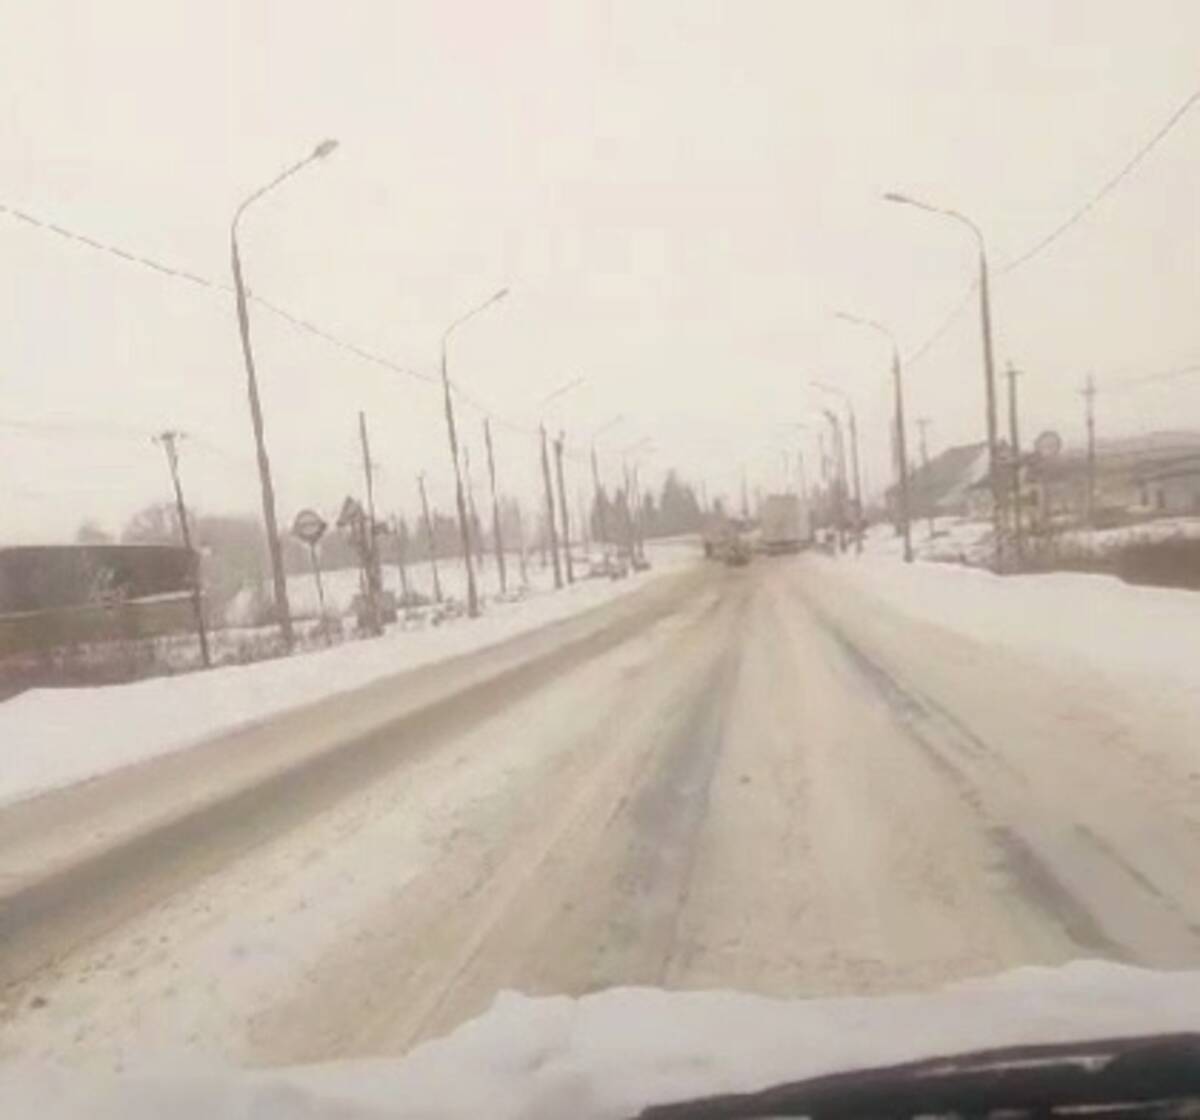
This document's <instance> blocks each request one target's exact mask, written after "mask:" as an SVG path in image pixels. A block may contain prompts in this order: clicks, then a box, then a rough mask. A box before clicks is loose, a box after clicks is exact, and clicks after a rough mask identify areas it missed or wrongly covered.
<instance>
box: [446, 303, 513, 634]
mask: <svg viewBox="0 0 1200 1120" xmlns="http://www.w3.org/2000/svg"><path fill="white" fill-rule="evenodd" d="M507 295H508V289H507V288H501V289H500V290H499V291H498V292H497V293H496V294H495V295H493V296H491V297H490V298H488V299H486V300H484V301H483V303H481V304H479V305H478V306H477V307H473V308H471V310H470V311H468V312H466V314H464V315H460V316H459V317H458V318H457V319H455V320H454V322H453V323H451V324H450V325H449V326H448V327H447V328H446V329H445V330H444V331H443V332H442V393H443V397H444V400H445V406H446V433H447V435H448V436H449V439H450V459H451V461H452V462H453V463H454V499H455V504H456V506H457V509H458V528H459V533H460V534H461V538H462V552H463V563H464V564H465V565H466V569H467V616H468V617H469V618H478V617H479V592H478V590H477V589H476V587H475V568H474V566H473V565H472V563H471V535H470V530H469V528H468V525H467V499H466V492H465V491H464V489H463V479H462V467H461V465H460V464H459V461H458V433H457V431H456V429H455V427H454V398H453V397H452V396H451V393H450V373H449V363H448V361H447V356H446V355H447V350H448V345H449V341H450V336H451V335H452V334H453V333H454V332H455V331H456V330H458V328H459V327H461V326H462V325H463V323H465V322H466V321H467V320H468V319H473V318H474V317H475V316H476V315H478V314H479V313H480V312H482V311H486V310H487V309H488V308H489V307H491V306H492V304H494V303H499V302H500V300H502V299H504V297H505V296H507Z"/></svg>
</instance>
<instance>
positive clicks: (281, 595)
mask: <svg viewBox="0 0 1200 1120" xmlns="http://www.w3.org/2000/svg"><path fill="white" fill-rule="evenodd" d="M336 147H337V141H336V140H322V141H321V143H319V144H318V145H317V146H316V147H315V148H314V149H313V150H312V152H310V153H309V154H308V155H307V156H305V157H304V159H302V160H300V161H299V162H298V163H294V164H293V165H292V166H291V167H289V168H288V169H287V170H286V171H284V172H283V173H282V174H280V175H277V176H276V177H275V178H274V179H272V180H271V181H270V182H269V183H268V184H267V185H266V186H265V187H260V188H259V189H258V190H256V191H255V192H254V193H253V194H252V195H250V197H249V198H247V199H246V200H245V201H244V202H243V203H242V204H241V205H240V206H239V207H238V208H237V210H236V211H234V215H233V221H232V222H231V223H230V225H229V246H230V257H231V261H232V265H233V287H234V293H235V297H236V301H237V319H238V332H239V334H240V335H241V340H242V357H243V359H244V360H245V364H246V394H247V396H248V397H249V400H250V424H251V427H252V428H253V429H254V451H255V457H256V459H257V461H258V481H259V485H260V487H261V489H262V507H263V525H264V527H265V529H266V533H267V553H268V555H269V556H270V559H271V580H272V583H273V584H274V590H275V612H276V614H278V615H279V632H280V634H281V635H282V637H283V644H284V646H285V647H286V648H287V649H288V650H289V651H290V650H291V648H292V646H293V644H294V641H295V638H294V635H293V633H292V613H291V607H290V606H289V604H288V593H287V579H286V578H285V576H284V573H283V549H282V547H281V546H280V543H279V526H278V524H277V522H276V520H275V487H274V484H273V483H272V481H271V460H270V458H269V457H268V456H267V444H266V439H265V437H264V435H263V415H262V402H261V400H260V399H259V395H258V374H257V372H256V371H255V368H254V348H253V347H252V346H251V343H250V310H249V307H248V306H247V300H246V282H245V280H244V278H243V276H242V256H241V252H240V250H239V248H238V222H240V221H241V219H242V215H243V214H244V213H245V212H246V210H247V209H249V207H250V206H251V205H252V204H253V203H255V202H257V201H258V200H259V199H260V198H262V197H263V195H265V194H267V193H268V192H270V191H273V190H274V189H275V188H276V187H277V186H279V184H280V183H282V182H283V181H284V180H285V179H290V178H291V177H292V176H293V175H295V174H296V172H297V171H299V170H301V169H302V168H304V167H307V166H308V165H309V164H310V163H313V162H315V161H316V160H319V159H324V158H325V157H326V156H328V155H329V154H330V153H331V152H332V151H333V150H334V149H335V148H336Z"/></svg>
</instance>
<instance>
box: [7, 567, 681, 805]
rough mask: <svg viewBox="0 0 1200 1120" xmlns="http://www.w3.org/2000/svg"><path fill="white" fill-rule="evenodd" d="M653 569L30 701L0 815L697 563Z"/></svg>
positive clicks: (12, 738)
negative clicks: (373, 633)
mask: <svg viewBox="0 0 1200 1120" xmlns="http://www.w3.org/2000/svg"><path fill="white" fill-rule="evenodd" d="M650 547H651V549H652V551H651V555H652V557H653V560H654V565H655V566H654V568H653V569H652V570H651V571H650V572H648V573H644V574H640V575H636V576H632V577H630V578H628V579H625V580H621V581H615V582H614V581H611V580H586V581H583V582H580V583H576V584H574V585H573V586H570V587H567V588H565V589H564V590H563V591H562V592H559V593H556V594H541V595H533V596H531V597H530V598H528V599H525V600H522V601H520V602H516V603H496V604H493V605H492V606H490V607H489V609H488V611H487V613H486V614H485V615H484V616H483V617H482V618H479V619H476V620H473V621H468V620H465V619H464V620H459V621H456V622H454V623H452V624H445V625H442V626H439V627H434V628H429V629H425V630H419V631H413V630H402V629H400V628H398V627H393V628H391V629H390V630H389V631H388V633H387V634H386V635H385V636H384V637H382V638H379V639H375V640H363V641H353V642H347V643H345V644H343V645H339V646H335V647H333V648H331V649H323V650H317V651H313V652H309V653H305V654H297V655H296V656H293V657H287V658H279V659H277V660H274V661H262V662H257V663H255V664H250V665H231V666H225V667H223V668H219V669H213V670H210V671H208V672H202V673H190V674H186V675H182V676H177V677H158V678H153V679H149V680H143V681H137V682H134V683H132V684H124V685H112V686H108V687H104V688H76V689H33V690H30V691H29V692H25V693H22V694H20V695H19V696H16V697H14V698H13V699H11V700H9V701H7V702H6V703H3V704H0V806H2V805H4V804H8V803H11V802H13V801H17V800H19V799H21V798H25V797H29V796H32V795H33V794H35V793H39V792H44V791H46V790H49V789H55V788H59V787H61V786H65V785H70V784H72V783H74V782H79V781H83V780H85V779H87V778H91V777H95V776H96V775H98V774H102V773H107V772H108V771H110V770H114V769H117V768H118V767H121V766H127V765H129V764H131V763H135V762H140V761H144V760H145V759H148V758H151V757H153V756H156V755H160V754H166V753H169V752H171V751H176V750H180V749H182V748H184V747H188V746H191V745H193V744H195V743H198V742H201V741H202V740H204V739H208V738H211V737H213V736H215V735H218V734H220V733H223V732H228V731H231V730H233V729H235V728H237V727H241V726H243V725H246V724H249V723H253V722H256V721H259V720H263V719H266V718H268V717H269V716H273V715H278V714H279V713H281V712H284V711H287V710H289V709H291V708H296V707H299V706H301V705H304V704H309V703H312V702H314V701H316V700H320V699H321V698H322V697H326V696H329V695H331V694H334V693H338V692H344V691H347V690H350V689H354V688H358V687H360V686H362V685H366V684H369V683H371V682H372V681H374V680H378V679H380V678H382V677H387V676H390V675H392V674H395V673H399V672H403V671H405V670H408V669H413V668H416V667H418V666H421V665H426V664H429V663H430V662H434V661H440V660H443V659H445V658H448V657H453V656H455V655H458V654H463V653H469V652H471V651H474V650H478V649H481V648H484V647H486V646H489V645H494V644H496V643H497V642H501V641H503V640H505V639H506V638H511V637H514V636H515V635H517V634H521V633H525V632H526V631H529V630H533V629H536V628H537V627H539V626H544V625H547V624H548V623H551V622H555V621H558V620H560V619H563V618H566V617H568V616H570V615H573V614H577V613H579V612H580V611H584V610H587V609H589V608H591V607H595V606H599V605H601V604H602V603H605V602H608V601H610V600H612V599H614V598H616V597H618V596H620V595H624V594H627V593H629V592H630V591H633V590H635V589H637V588H639V587H643V586H645V584H646V583H647V582H648V581H649V580H651V579H653V578H655V577H657V576H660V575H663V574H665V573H669V572H671V571H678V570H679V568H680V566H683V565H686V564H688V563H691V562H693V561H694V560H695V559H696V558H697V557H698V555H699V550H698V549H697V548H696V547H695V546H689V545H686V544H679V543H676V544H674V545H671V544H666V545H662V546H659V547H657V548H654V546H650Z"/></svg>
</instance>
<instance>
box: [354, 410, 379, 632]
mask: <svg viewBox="0 0 1200 1120" xmlns="http://www.w3.org/2000/svg"><path fill="white" fill-rule="evenodd" d="M358 439H359V442H360V443H361V444H362V459H363V478H364V479H365V481H366V487H367V524H366V527H365V530H366V531H365V532H364V534H363V543H364V544H365V545H366V549H367V556H366V560H367V610H368V611H369V612H370V618H371V632H372V633H373V634H381V633H383V622H382V620H381V619H380V617H379V596H380V593H381V592H382V591H383V573H382V572H381V571H380V569H379V539H378V537H377V535H376V533H375V476H374V473H373V464H372V462H371V444H370V442H369V441H368V440H367V414H366V413H365V412H363V411H361V410H360V411H359V414H358Z"/></svg>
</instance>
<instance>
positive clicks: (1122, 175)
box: [904, 89, 1200, 366]
mask: <svg viewBox="0 0 1200 1120" xmlns="http://www.w3.org/2000/svg"><path fill="white" fill-rule="evenodd" d="M1197 103H1200V89H1197V90H1194V91H1193V92H1192V93H1191V94H1190V95H1189V96H1188V97H1187V98H1186V99H1185V100H1184V101H1183V103H1182V104H1181V105H1179V106H1178V108H1176V109H1175V111H1174V112H1173V113H1172V114H1171V115H1170V116H1169V117H1168V118H1167V119H1166V120H1165V121H1164V122H1163V124H1162V125H1161V126H1160V127H1159V128H1158V130H1157V131H1156V132H1155V133H1154V134H1153V135H1152V136H1151V137H1150V138H1149V139H1148V140H1147V141H1146V142H1145V143H1144V144H1143V145H1142V146H1141V147H1140V148H1139V149H1138V150H1137V151H1136V152H1135V153H1134V154H1133V156H1132V157H1130V159H1128V160H1127V161H1126V162H1125V164H1124V165H1123V166H1122V167H1121V168H1120V170H1119V171H1117V172H1116V174H1114V175H1113V176H1112V177H1111V178H1109V179H1107V180H1106V181H1105V182H1104V183H1103V184H1102V185H1101V186H1100V187H1099V188H1098V189H1097V190H1096V191H1095V192H1094V193H1093V194H1092V195H1091V196H1089V197H1088V198H1087V199H1086V200H1085V201H1084V202H1083V203H1081V204H1080V205H1079V206H1078V207H1076V208H1075V210H1074V211H1072V213H1071V214H1070V215H1069V216H1068V217H1067V218H1066V219H1064V220H1063V221H1062V222H1060V223H1059V224H1058V225H1057V226H1055V227H1054V228H1053V229H1052V230H1051V231H1050V232H1049V233H1047V234H1046V235H1045V236H1044V237H1042V238H1041V239H1040V240H1038V241H1036V242H1035V243H1034V244H1033V245H1031V246H1030V247H1029V248H1028V249H1026V250H1025V252H1023V253H1022V254H1021V255H1020V256H1018V257H1015V258H1013V259H1012V260H1011V261H1008V262H1006V263H1005V264H1003V265H1001V266H999V267H998V268H996V269H995V270H994V272H995V275H996V276H1006V275H1008V274H1009V273H1011V272H1015V271H1016V270H1017V269H1018V268H1020V267H1021V266H1022V265H1025V264H1027V263H1028V262H1029V261H1031V260H1033V258H1034V257H1036V256H1038V255H1039V254H1040V253H1042V252H1044V251H1045V250H1046V249H1048V248H1049V247H1050V246H1051V245H1053V244H1054V243H1055V242H1056V241H1057V240H1058V239H1059V238H1060V237H1062V236H1063V234H1065V233H1066V232H1067V231H1068V230H1069V229H1071V228H1072V227H1073V226H1075V225H1077V224H1078V223H1079V222H1080V221H1081V220H1082V219H1083V218H1084V217H1086V216H1087V215H1088V214H1089V213H1090V212H1091V211H1092V210H1094V209H1095V208H1096V206H1097V205H1099V203H1100V202H1101V201H1103V199H1104V198H1106V197H1107V196H1108V195H1109V194H1111V193H1112V192H1113V191H1114V190H1115V189H1116V188H1117V187H1118V186H1119V185H1120V184H1121V183H1122V182H1123V181H1124V180H1125V179H1127V178H1128V177H1129V176H1130V175H1131V174H1132V173H1133V172H1134V171H1135V170H1136V169H1137V168H1138V166H1139V165H1140V164H1141V163H1142V162H1143V161H1144V160H1145V159H1146V157H1147V156H1149V155H1150V153H1151V152H1152V151H1154V149H1155V148H1157V147H1158V145H1159V144H1160V143H1162V141H1163V140H1165V139H1166V137H1167V135H1168V134H1169V133H1170V132H1171V131H1172V130H1173V129H1174V128H1175V126H1176V125H1178V124H1179V122H1180V121H1181V120H1182V119H1183V118H1184V117H1185V116H1186V115H1187V114H1188V112H1189V111H1190V110H1191V109H1193V108H1194V107H1195V106H1196V104H1197ZM978 290H979V281H978V280H972V281H971V283H970V284H968V285H967V288H966V290H965V291H964V292H963V294H962V296H961V297H959V299H958V301H957V302H956V303H955V304H954V307H953V308H952V309H951V311H950V313H949V314H948V315H947V316H946V318H945V319H943V320H942V322H941V323H940V324H939V325H938V327H937V329H936V330H935V331H934V332H933V333H932V334H931V335H930V336H929V337H928V338H926V339H925V341H924V342H922V343H921V344H920V346H918V347H917V348H916V349H915V350H913V351H912V353H911V354H909V355H908V356H907V357H906V358H905V359H904V363H905V365H909V366H911V365H914V364H916V363H917V362H919V361H920V360H921V359H922V358H923V357H925V355H926V354H927V353H929V351H930V350H932V349H933V347H934V346H935V345H936V344H937V343H938V342H939V341H940V340H941V339H942V338H943V337H944V336H945V334H946V332H947V331H949V329H950V327H951V326H952V325H953V323H954V321H955V320H956V319H957V318H958V317H959V316H960V315H961V314H962V313H963V312H964V311H965V310H966V309H967V306H968V305H969V303H970V302H971V299H972V297H973V296H974V295H975V293H976V292H977V291H978Z"/></svg>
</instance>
